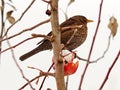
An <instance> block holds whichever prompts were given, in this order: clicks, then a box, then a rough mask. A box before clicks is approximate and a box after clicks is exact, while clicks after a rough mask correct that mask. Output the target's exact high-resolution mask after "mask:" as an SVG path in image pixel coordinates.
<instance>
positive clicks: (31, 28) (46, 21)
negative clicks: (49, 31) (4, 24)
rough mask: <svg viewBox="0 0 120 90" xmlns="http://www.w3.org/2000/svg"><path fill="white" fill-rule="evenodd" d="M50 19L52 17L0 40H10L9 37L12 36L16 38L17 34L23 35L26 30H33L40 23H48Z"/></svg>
mask: <svg viewBox="0 0 120 90" xmlns="http://www.w3.org/2000/svg"><path fill="white" fill-rule="evenodd" d="M49 21H50V19H47V20H45V21H42V22H40V23H38V24H36V25H34V26H32V27H30V28H27V29H24V30H22V31H21V32H19V33H17V34H15V35H12V36H10V37H8V38H5V39H2V40H0V42H2V41H5V40H8V39H12V38H14V37H16V36H18V35H21V34H22V33H24V32H27V31H31V30H33V29H35V28H37V27H38V26H40V25H42V24H45V23H48V22H49Z"/></svg>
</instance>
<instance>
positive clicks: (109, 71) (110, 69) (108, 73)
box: [99, 50, 120, 90]
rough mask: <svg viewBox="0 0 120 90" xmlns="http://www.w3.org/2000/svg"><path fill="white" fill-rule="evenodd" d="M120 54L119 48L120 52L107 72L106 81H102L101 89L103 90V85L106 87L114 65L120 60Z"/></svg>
mask: <svg viewBox="0 0 120 90" xmlns="http://www.w3.org/2000/svg"><path fill="white" fill-rule="evenodd" d="M119 56H120V50H119V52H118V54H117V56H116V58H115V60H114V61H113V63H112V65H111V66H110V68H109V70H108V72H107V74H106V77H105V79H104V81H103V82H102V84H101V86H100V88H99V90H103V87H104V85H105V83H106V82H107V80H108V77H109V75H110V73H111V71H112V69H113V67H114V66H115V64H116V62H117V61H118V58H119Z"/></svg>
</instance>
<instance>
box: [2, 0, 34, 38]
mask: <svg viewBox="0 0 120 90" xmlns="http://www.w3.org/2000/svg"><path fill="white" fill-rule="evenodd" d="M34 2H35V0H33V1H32V2H31V3H30V5H29V6H28V7H27V8H26V9H25V11H24V12H23V13H22V14H21V16H20V18H19V19H18V20H17V21H16V22H15V23H14V24H12V25H11V26H10V27H8V28H7V31H6V32H5V34H4V36H6V35H7V33H8V31H9V30H10V29H11V28H12V27H13V26H14V25H15V24H17V23H18V22H19V21H20V20H21V19H22V18H23V16H24V15H25V14H26V12H27V11H28V10H29V9H30V8H31V6H32V5H33V3H34ZM4 36H3V37H4Z"/></svg>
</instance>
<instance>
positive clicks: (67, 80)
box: [66, 76, 69, 90]
mask: <svg viewBox="0 0 120 90" xmlns="http://www.w3.org/2000/svg"><path fill="white" fill-rule="evenodd" d="M68 82H69V76H67V79H66V90H67V89H68Z"/></svg>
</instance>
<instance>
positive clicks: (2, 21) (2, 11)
mask: <svg viewBox="0 0 120 90" xmlns="http://www.w3.org/2000/svg"><path fill="white" fill-rule="evenodd" d="M1 3H2V6H1V9H0V10H1V31H0V40H2V38H3V30H4V24H5V23H4V4H5V3H4V0H1ZM1 50H2V42H1V41H0V51H1ZM0 59H1V54H0Z"/></svg>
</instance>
